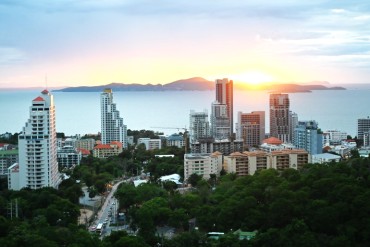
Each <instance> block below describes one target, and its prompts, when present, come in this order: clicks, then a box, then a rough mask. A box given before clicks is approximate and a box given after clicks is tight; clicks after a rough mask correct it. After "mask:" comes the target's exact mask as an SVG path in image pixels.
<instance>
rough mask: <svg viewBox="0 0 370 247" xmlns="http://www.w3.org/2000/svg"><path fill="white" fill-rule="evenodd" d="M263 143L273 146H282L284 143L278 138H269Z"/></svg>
mask: <svg viewBox="0 0 370 247" xmlns="http://www.w3.org/2000/svg"><path fill="white" fill-rule="evenodd" d="M262 143H267V144H271V145H280V144H282V143H283V142H282V141H281V140H280V139H278V138H276V137H270V138H267V139H265V140H263V141H262Z"/></svg>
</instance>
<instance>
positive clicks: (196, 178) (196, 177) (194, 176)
mask: <svg viewBox="0 0 370 247" xmlns="http://www.w3.org/2000/svg"><path fill="white" fill-rule="evenodd" d="M200 180H202V176H201V175H198V174H196V173H193V174H191V175H190V176H189V178H188V183H189V184H191V186H193V187H196V186H197V184H198V182H199V181H200Z"/></svg>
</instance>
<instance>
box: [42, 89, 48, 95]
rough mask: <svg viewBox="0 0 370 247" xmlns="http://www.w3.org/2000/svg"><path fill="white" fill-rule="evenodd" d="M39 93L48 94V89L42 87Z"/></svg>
mask: <svg viewBox="0 0 370 247" xmlns="http://www.w3.org/2000/svg"><path fill="white" fill-rule="evenodd" d="M41 93H42V94H48V93H49V91H48V90H47V89H44V90H43V91H42V92H41Z"/></svg>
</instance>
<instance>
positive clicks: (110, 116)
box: [100, 89, 127, 148]
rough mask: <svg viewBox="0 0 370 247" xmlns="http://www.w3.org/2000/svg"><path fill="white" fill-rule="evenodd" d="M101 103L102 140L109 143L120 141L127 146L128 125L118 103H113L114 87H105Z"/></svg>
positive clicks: (103, 142)
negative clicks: (117, 107) (125, 123)
mask: <svg viewBox="0 0 370 247" xmlns="http://www.w3.org/2000/svg"><path fill="white" fill-rule="evenodd" d="M100 105H101V141H102V144H109V143H111V142H113V141H119V142H121V143H122V144H123V147H124V148H127V126H126V125H124V124H123V118H121V117H120V115H119V111H118V110H117V109H116V104H115V103H113V93H112V89H105V90H104V92H103V93H102V94H101V96H100Z"/></svg>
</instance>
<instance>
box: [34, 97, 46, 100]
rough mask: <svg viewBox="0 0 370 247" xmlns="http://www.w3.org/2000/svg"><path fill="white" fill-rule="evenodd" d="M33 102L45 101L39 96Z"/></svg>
mask: <svg viewBox="0 0 370 247" xmlns="http://www.w3.org/2000/svg"><path fill="white" fill-rule="evenodd" d="M33 101H45V100H44V99H43V98H42V97H41V96H39V97H37V98H36V99H34V100H33Z"/></svg>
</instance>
